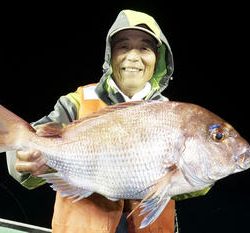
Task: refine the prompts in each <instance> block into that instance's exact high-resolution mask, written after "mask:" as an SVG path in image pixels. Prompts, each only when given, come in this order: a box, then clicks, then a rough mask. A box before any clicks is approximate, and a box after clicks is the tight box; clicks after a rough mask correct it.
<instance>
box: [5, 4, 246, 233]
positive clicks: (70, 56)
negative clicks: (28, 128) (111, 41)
mask: <svg viewBox="0 0 250 233" xmlns="http://www.w3.org/2000/svg"><path fill="white" fill-rule="evenodd" d="M88 4H90V5H91V6H90V5H88V6H81V5H74V4H70V5H68V4H65V5H62V4H58V5H53V6H52V5H50V4H47V5H45V4H42V3H41V5H39V4H36V5H14V4H13V5H9V6H2V7H1V11H2V14H1V15H2V16H1V17H2V18H1V29H0V30H1V42H0V45H1V46H0V66H1V67H0V68H1V69H0V72H1V73H0V77H1V84H0V102H1V104H3V105H4V106H6V107H7V108H9V109H10V110H12V111H13V112H15V113H16V114H18V115H19V116H21V117H22V118H24V119H25V120H27V121H29V122H31V121H35V120H37V119H39V118H40V117H42V116H44V115H45V114H47V113H49V112H50V111H51V110H52V108H53V106H54V104H55V102H56V100H57V98H58V97H59V96H61V95H64V94H67V93H68V92H71V91H74V90H75V89H76V88H77V87H78V86H80V85H84V84H88V83H90V82H97V81H98V80H99V78H100V77H101V74H102V64H103V61H104V48H105V38H106V33H107V31H108V29H109V27H110V26H111V24H112V23H113V21H114V20H115V17H116V16H117V14H118V12H119V11H120V10H121V9H125V8H130V9H134V10H140V11H144V12H146V13H149V14H151V15H152V16H154V17H155V19H156V20H157V21H158V23H159V24H160V26H161V28H162V30H163V31H164V33H165V35H166V37H167V38H168V40H169V43H170V46H171V48H172V51H173V54H174V61H175V72H174V75H173V76H174V79H173V81H171V82H170V85H169V87H168V88H167V89H166V90H165V91H164V94H165V95H166V96H168V97H169V98H170V99H172V100H179V101H188V102H193V103H197V104H199V105H202V106H204V107H206V108H208V109H210V110H212V111H213V112H215V113H216V114H218V115H220V116H221V117H222V118H224V119H225V120H227V121H228V122H230V123H231V124H232V125H233V126H234V127H235V128H236V129H237V130H238V131H239V132H240V133H241V134H242V136H243V137H245V138H246V139H247V140H249V141H250V132H249V122H248V118H249V117H248V112H249V96H248V93H249V87H248V80H247V79H248V77H247V76H246V74H247V72H246V70H247V68H248V66H249V65H248V64H247V62H246V61H249V59H248V56H249V55H248V54H249V53H247V51H249V50H248V49H247V43H246V41H247V39H246V34H247V31H248V30H247V29H249V25H247V15H246V12H245V9H246V6H244V5H242V4H241V3H240V2H239V1H237V2H234V3H232V4H230V3H225V4H223V3H220V5H218V4H217V3H216V2H212V1H207V2H206V1H202V3H200V4H197V3H192V2H189V3H188V4H184V3H183V2H182V1H179V2H178V1H174V3H173V2H168V1H162V2H161V1H152V2H150V1H148V2H146V1H134V3H129V2H127V3H126V4H125V3H124V4H122V3H119V2H117V3H107V2H106V3H105V2H104V3H103V4H105V5H106V6H99V4H100V3H98V2H93V3H88ZM247 65H248V66H247ZM249 179H250V172H249V171H245V172H242V173H239V174H236V175H233V176H229V177H227V178H225V179H223V180H220V181H218V182H217V183H216V185H215V186H214V187H213V188H212V190H211V191H210V192H209V193H208V194H207V195H206V196H204V197H198V198H193V199H189V200H184V201H179V202H178V203H177V212H178V216H179V226H180V229H181V231H180V232H181V233H196V232H197V233H201V232H202V233H211V232H213V233H216V232H227V233H230V232H234V233H235V232H237V233H241V232H242V233H243V232H248V231H249V218H250V213H249V209H250V191H249V188H248V185H249ZM54 196H55V193H54V191H52V190H51V188H50V187H49V186H48V185H44V186H42V187H40V188H37V189H35V190H32V191H28V190H26V189H25V188H23V187H22V186H21V185H19V184H18V183H17V182H15V181H14V179H13V178H11V177H10V176H9V175H8V172H7V168H6V163H5V156H4V153H2V154H1V157H0V218H7V219H11V220H15V221H21V222H25V223H29V224H34V225H38V226H43V227H50V220H51V216H52V211H53V202H54Z"/></svg>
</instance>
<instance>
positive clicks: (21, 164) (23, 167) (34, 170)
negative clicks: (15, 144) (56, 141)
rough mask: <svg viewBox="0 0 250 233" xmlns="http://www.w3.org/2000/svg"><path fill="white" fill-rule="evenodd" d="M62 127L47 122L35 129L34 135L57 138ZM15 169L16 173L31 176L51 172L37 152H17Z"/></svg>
mask: <svg viewBox="0 0 250 233" xmlns="http://www.w3.org/2000/svg"><path fill="white" fill-rule="evenodd" d="M61 129H62V126H61V124H59V123H56V122H49V123H46V124H43V125H38V126H36V127H35V130H36V134H37V135H38V136H41V137H53V136H59V135H60V133H61ZM15 168H16V170H17V171H18V172H28V173H31V174H32V175H33V176H37V175H41V174H44V173H48V172H51V171H52V170H51V168H50V167H48V166H47V165H46V160H45V159H44V158H43V156H42V154H41V152H40V151H38V150H28V151H17V154H16V163H15Z"/></svg>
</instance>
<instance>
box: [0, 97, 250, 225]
mask: <svg viewBox="0 0 250 233" xmlns="http://www.w3.org/2000/svg"><path fill="white" fill-rule="evenodd" d="M29 148H34V149H38V150H40V151H41V152H42V153H43V155H44V156H45V158H46V160H47V164H48V165H49V166H50V167H52V168H54V169H55V170H57V172H56V173H51V174H44V175H42V177H43V178H45V179H46V180H47V182H48V183H52V187H53V189H54V190H57V191H59V192H61V194H62V195H63V196H69V197H74V198H75V200H76V201H77V200H78V199H81V198H86V197H88V196H89V195H91V194H92V193H99V194H101V195H103V196H105V197H107V198H108V199H111V200H113V201H116V200H119V199H141V200H142V202H141V204H140V206H138V207H139V208H141V213H142V214H145V218H144V220H143V221H142V223H141V226H140V227H141V228H143V227H145V226H147V225H149V224H150V223H152V222H153V221H154V220H155V219H156V218H157V217H158V216H159V215H160V213H161V212H162V210H163V209H164V207H165V206H166V205H167V203H168V201H169V200H170V198H171V197H173V196H176V195H179V194H183V193H188V192H193V191H197V190H201V189H203V188H205V187H208V186H211V185H212V184H214V183H215V182H216V181H217V180H219V179H222V178H224V177H226V176H228V175H231V174H233V173H237V172H240V171H244V170H246V169H248V168H249V166H250V147H249V144H248V142H247V141H246V140H245V139H244V138H242V137H241V136H240V135H239V133H238V132H237V131H236V130H235V129H234V128H233V127H232V126H231V125H230V124H228V123H227V122H225V121H224V120H223V119H221V118H220V117H218V116H217V115H215V114H214V113H212V112H210V111H208V110H206V109H205V108H202V107H200V106H198V105H195V104H191V103H181V102H172V101H150V102H131V103H123V104H118V105H115V106H109V107H107V108H105V109H104V110H102V111H101V112H99V113H96V114H94V115H93V116H90V117H86V118H84V119H82V120H79V121H76V122H74V123H72V124H71V125H68V126H66V127H65V128H64V129H63V130H62V131H61V132H60V134H59V136H56V137H39V136H37V135H36V133H35V132H34V130H32V128H31V127H30V125H29V124H28V123H27V122H25V121H24V120H22V119H21V118H19V117H18V116H16V115H15V114H14V113H12V112H10V111H9V110H7V109H6V108H4V107H3V106H1V107H0V151H2V152H3V151H8V150H17V149H22V150H25V149H29Z"/></svg>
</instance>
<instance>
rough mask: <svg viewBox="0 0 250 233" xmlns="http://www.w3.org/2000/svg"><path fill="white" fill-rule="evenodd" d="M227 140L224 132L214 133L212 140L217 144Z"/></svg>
mask: <svg viewBox="0 0 250 233" xmlns="http://www.w3.org/2000/svg"><path fill="white" fill-rule="evenodd" d="M224 138H225V134H224V133H223V132H219V131H218V132H213V133H212V139H213V140H214V141H216V142H219V141H223V139H224Z"/></svg>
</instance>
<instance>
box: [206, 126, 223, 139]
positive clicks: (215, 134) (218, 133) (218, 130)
mask: <svg viewBox="0 0 250 233" xmlns="http://www.w3.org/2000/svg"><path fill="white" fill-rule="evenodd" d="M209 131H210V135H211V137H212V139H213V140H214V141H216V142H221V141H223V140H224V139H225V137H226V132H225V131H224V129H223V128H222V127H221V125H220V124H213V125H210V126H209Z"/></svg>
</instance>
